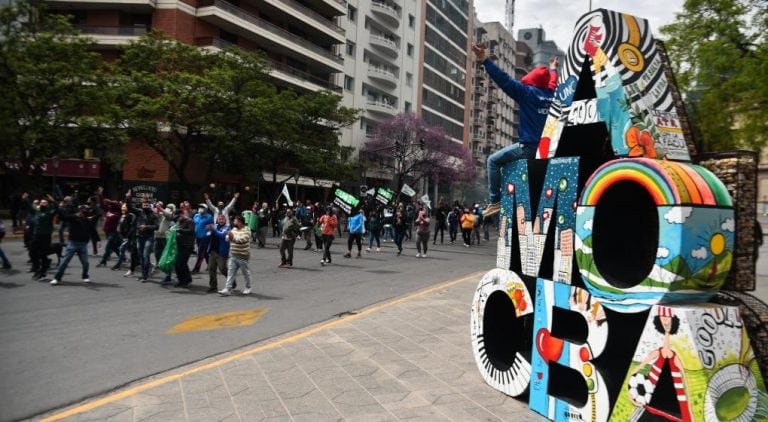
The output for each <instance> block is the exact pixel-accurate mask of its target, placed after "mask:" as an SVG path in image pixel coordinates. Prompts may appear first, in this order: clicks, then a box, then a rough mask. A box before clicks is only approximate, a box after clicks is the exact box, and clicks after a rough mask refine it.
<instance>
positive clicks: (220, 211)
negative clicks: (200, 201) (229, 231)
mask: <svg viewBox="0 0 768 422" xmlns="http://www.w3.org/2000/svg"><path fill="white" fill-rule="evenodd" d="M203 196H204V197H205V205H206V206H207V207H208V210H210V211H211V213H213V221H219V216H220V215H223V216H224V220H226V224H227V225H229V214H230V213H231V212H232V207H234V206H235V202H237V198H239V197H240V193H239V192H235V194H234V195H232V199H231V200H230V201H229V203H228V204H227V206H224V201H219V202H217V203H216V206H214V205H213V202H211V196H210V195H208V192H206V193H204V194H203Z"/></svg>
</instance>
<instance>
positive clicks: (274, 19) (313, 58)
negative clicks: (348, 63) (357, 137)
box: [46, 0, 347, 92]
mask: <svg viewBox="0 0 768 422" xmlns="http://www.w3.org/2000/svg"><path fill="white" fill-rule="evenodd" d="M46 3H47V5H48V7H49V9H51V10H53V11H62V12H66V13H68V14H70V15H72V16H73V24H74V25H75V26H76V27H77V28H78V29H80V30H81V31H82V32H83V33H85V34H87V35H88V36H90V37H92V38H93V39H94V40H95V42H96V45H95V48H97V49H99V50H101V51H102V53H103V54H104V55H105V56H106V57H107V58H109V57H115V56H117V55H118V54H119V49H120V47H121V46H123V45H126V44H128V43H129V42H131V41H133V40H136V39H138V38H139V37H140V36H141V35H143V34H144V33H146V32H147V31H149V30H150V29H158V30H161V31H163V32H165V33H166V34H167V35H169V36H170V37H172V38H174V39H176V40H178V41H181V42H184V43H188V44H193V45H197V46H200V47H205V48H209V49H223V48H225V47H227V46H237V47H239V48H242V49H245V50H255V49H258V50H262V51H264V52H265V53H266V54H267V56H268V58H269V61H270V63H271V65H272V69H273V70H272V77H273V78H274V82H275V84H276V85H279V86H286V87H291V88H293V89H297V90H309V91H319V90H323V89H329V90H332V91H336V92H341V87H339V86H337V85H335V84H334V83H333V82H334V81H335V75H336V74H337V73H341V72H343V71H344V61H343V56H342V55H341V54H339V53H340V52H341V51H342V50H343V49H342V46H343V44H344V43H345V41H346V38H345V36H344V29H342V28H341V27H340V26H339V25H338V24H337V22H338V21H339V16H343V15H345V14H346V13H347V8H346V6H345V5H344V3H345V2H344V1H343V0H303V1H298V0H119V1H115V0H46Z"/></svg>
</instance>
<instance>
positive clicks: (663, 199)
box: [574, 158, 735, 312]
mask: <svg viewBox="0 0 768 422" xmlns="http://www.w3.org/2000/svg"><path fill="white" fill-rule="evenodd" d="M627 182H630V183H627ZM637 186H639V187H640V189H638V188H637ZM640 190H642V191H645V192H646V193H647V195H648V196H647V197H646V198H645V199H644V198H643V195H641V193H642V192H640ZM622 191H623V192H624V193H623V194H622ZM627 192H631V193H627ZM617 198H620V199H617ZM643 201H645V202H643ZM649 201H652V204H651V203H650V202H649ZM654 206H655V211H654V209H653V207H654ZM643 207H644V208H645V209H646V210H648V213H647V214H643V217H644V218H642V219H641V221H636V222H634V223H633V222H632V221H633V220H632V219H631V218H624V217H623V215H622V214H621V213H622V211H621V210H624V211H623V212H624V213H631V212H632V210H634V209H636V208H643ZM600 209H602V211H599V210H600ZM628 210H629V211H628ZM576 214H577V215H576V236H575V247H574V249H575V255H576V262H577V263H578V266H579V272H580V275H581V277H582V279H583V280H584V283H585V285H586V287H587V288H588V289H589V291H590V292H591V293H592V294H593V295H594V296H595V297H597V298H600V299H601V300H602V301H603V302H604V303H605V306H607V307H610V308H612V309H614V310H617V311H620V312H636V311H640V310H643V309H647V308H648V307H649V306H653V305H655V304H659V303H674V302H684V301H706V300H708V299H709V298H710V297H711V296H712V295H713V294H714V293H716V292H717V290H718V289H719V288H720V286H722V284H723V283H724V282H725V277H726V275H727V274H728V270H729V269H730V267H731V262H732V260H733V244H734V238H735V236H734V219H733V209H732V201H731V199H730V195H728V191H727V190H726V189H725V186H724V185H723V183H722V182H720V180H718V179H717V178H715V177H714V175H713V174H712V173H710V172H709V171H708V170H706V169H704V168H702V167H699V166H696V165H693V164H688V163H678V162H671V161H658V160H652V159H646V158H634V159H619V160H614V161H611V162H608V163H606V164H605V165H603V166H602V167H600V168H599V169H598V170H597V171H596V172H595V173H594V174H593V175H592V177H591V178H590V179H589V180H588V181H587V184H586V186H585V187H584V190H583V191H582V196H581V199H580V205H579V207H578V209H577V213H576ZM596 216H597V218H595V217H596ZM654 216H655V218H654ZM611 218H614V219H618V220H621V221H622V223H621V224H630V225H635V226H637V227H641V228H642V230H641V231H642V232H643V233H648V232H649V231H650V232H651V233H650V235H647V236H646V235H643V236H640V237H641V238H637V239H634V238H631V237H630V238H624V239H621V240H620V242H622V244H627V245H631V246H630V247H628V248H627V249H625V250H623V251H621V252H618V251H614V249H616V248H617V247H621V245H619V246H617V243H615V242H617V241H616V238H615V237H613V242H614V243H611V241H612V240H611V239H606V237H610V236H608V232H605V231H602V232H601V231H600V230H594V227H593V226H594V225H595V222H596V223H597V224H605V221H606V220H608V221H610V220H611ZM648 219H655V220H656V221H655V222H653V221H650V222H649V221H647V220H648ZM625 220H626V221H628V222H625ZM609 224H610V223H609ZM643 225H645V226H643ZM622 227H624V228H626V229H627V230H628V231H630V232H631V231H632V230H631V226H623V225H620V226H616V228H617V229H622ZM609 232H610V231H609ZM595 233H597V235H595ZM600 233H604V235H602V236H603V237H602V238H601V237H600V236H601V234H600ZM635 252H636V256H632V254H633V253H635ZM611 253H614V254H630V256H629V257H628V258H626V260H625V261H623V263H622V265H618V266H614V267H612V265H613V264H614V263H612V262H611V261H613V260H612V259H611V258H612V256H611V255H610V254H611ZM596 255H602V256H603V257H607V258H600V257H598V258H597V259H596ZM621 258H622V257H621V256H619V259H621ZM601 259H602V261H601ZM651 261H652V262H651ZM633 266H634V268H633ZM633 270H634V272H633ZM628 274H633V275H631V276H628Z"/></svg>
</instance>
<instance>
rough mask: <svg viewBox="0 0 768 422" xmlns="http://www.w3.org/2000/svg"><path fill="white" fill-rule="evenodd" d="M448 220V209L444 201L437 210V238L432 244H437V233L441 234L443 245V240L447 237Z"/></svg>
mask: <svg viewBox="0 0 768 422" xmlns="http://www.w3.org/2000/svg"><path fill="white" fill-rule="evenodd" d="M447 220H448V209H447V208H446V206H445V204H444V203H443V201H440V204H439V205H438V206H437V208H436V209H435V237H434V238H433V239H432V244H433V245H434V244H437V232H440V244H441V245H442V244H443V238H444V236H445V228H446V223H447Z"/></svg>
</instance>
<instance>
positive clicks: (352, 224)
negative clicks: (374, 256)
mask: <svg viewBox="0 0 768 422" xmlns="http://www.w3.org/2000/svg"><path fill="white" fill-rule="evenodd" d="M347 231H348V232H349V239H348V240H347V253H346V254H344V258H351V257H352V243H353V242H354V243H357V258H360V252H361V251H362V250H363V244H362V238H363V233H365V209H364V208H362V207H360V209H359V210H358V212H356V213H355V215H354V216H352V217H349V218H348V219H347Z"/></svg>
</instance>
